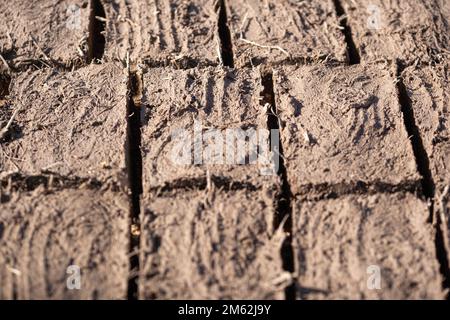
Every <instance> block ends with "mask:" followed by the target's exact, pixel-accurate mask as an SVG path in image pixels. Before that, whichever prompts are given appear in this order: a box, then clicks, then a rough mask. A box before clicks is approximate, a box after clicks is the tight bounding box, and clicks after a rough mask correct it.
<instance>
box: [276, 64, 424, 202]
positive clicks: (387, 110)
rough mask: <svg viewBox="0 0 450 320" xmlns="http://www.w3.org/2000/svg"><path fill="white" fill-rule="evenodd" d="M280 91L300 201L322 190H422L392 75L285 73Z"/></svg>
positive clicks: (359, 70) (373, 70)
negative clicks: (404, 187)
mask: <svg viewBox="0 0 450 320" xmlns="http://www.w3.org/2000/svg"><path fill="white" fill-rule="evenodd" d="M275 91H276V93H277V108H278V111H279V117H280V121H281V126H282V131H281V137H282V138H281V141H282V145H283V147H284V157H285V161H286V168H287V172H288V179H289V184H290V185H291V189H292V192H293V193H294V194H299V195H305V194H308V193H311V189H314V188H315V187H320V186H323V185H324V184H325V185H327V188H325V189H324V191H325V192H330V191H338V190H334V189H339V188H342V187H344V186H345V185H352V186H355V187H356V185H357V184H358V183H363V184H367V185H373V186H374V187H376V185H379V186H380V187H379V188H385V187H386V186H395V185H408V184H417V183H418V181H419V179H420V176H419V175H418V173H417V171H416V163H415V160H414V155H413V152H412V148H411V145H410V144H409V141H408V135H407V132H406V130H405V128H404V123H403V120H402V113H401V110H400V105H399V102H398V98H397V92H396V87H395V85H394V78H393V76H392V72H390V70H389V69H386V68H385V67H384V66H376V65H373V66H352V67H337V68H328V67H323V66H312V67H309V66H308V67H286V68H283V69H281V70H280V71H279V72H278V73H277V75H276V84H275ZM381 186H383V187H381ZM322 188H323V187H322Z"/></svg>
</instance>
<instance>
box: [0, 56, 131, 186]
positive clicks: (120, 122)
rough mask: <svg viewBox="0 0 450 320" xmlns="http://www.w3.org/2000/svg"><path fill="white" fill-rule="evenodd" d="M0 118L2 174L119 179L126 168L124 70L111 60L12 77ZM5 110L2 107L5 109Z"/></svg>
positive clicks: (0, 164)
mask: <svg viewBox="0 0 450 320" xmlns="http://www.w3.org/2000/svg"><path fill="white" fill-rule="evenodd" d="M10 89H11V92H10V95H11V99H10V100H11V101H10V102H9V103H8V105H7V106H6V107H3V108H2V109H3V110H2V112H1V113H0V116H1V120H2V121H1V122H2V123H3V122H5V123H6V121H9V119H10V118H11V116H12V115H13V114H14V113H16V116H15V117H14V121H13V122H12V125H11V127H10V128H9V130H8V132H7V133H6V134H5V135H3V137H2V152H1V154H0V169H1V171H3V172H17V171H18V172H20V173H22V174H39V173H40V172H41V171H50V172H54V173H57V174H60V175H73V176H78V177H95V178H97V179H100V180H104V179H107V178H109V177H117V176H118V175H120V174H121V173H122V172H123V171H124V168H125V142H126V125H127V117H126V91H127V83H126V74H124V73H123V69H122V67H121V66H117V65H114V64H104V65H90V66H88V67H85V68H80V69H78V70H77V71H73V72H63V73H60V72H58V71H56V70H53V69H42V70H37V71H26V72H23V73H21V74H18V75H16V76H14V79H13V80H12V84H11V86H10ZM4 108H6V109H4Z"/></svg>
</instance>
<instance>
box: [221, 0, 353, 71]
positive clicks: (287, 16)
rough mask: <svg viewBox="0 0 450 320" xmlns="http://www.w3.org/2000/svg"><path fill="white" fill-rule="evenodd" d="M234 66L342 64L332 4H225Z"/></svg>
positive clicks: (343, 56)
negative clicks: (307, 62)
mask: <svg viewBox="0 0 450 320" xmlns="http://www.w3.org/2000/svg"><path fill="white" fill-rule="evenodd" d="M226 3H227V14H228V21H229V25H230V32H231V35H232V42H233V49H234V55H235V60H236V65H237V66H244V65H251V64H252V63H255V64H256V63H263V62H264V63H280V62H283V61H285V60H287V59H290V58H293V59H299V58H300V59H305V60H317V59H319V58H321V59H323V58H325V57H328V59H333V60H338V61H341V62H343V61H346V59H347V58H346V45H345V39H344V35H343V33H342V31H341V30H340V29H339V21H338V19H337V17H336V13H335V8H334V5H333V1H331V0H326V1H315V0H314V1H283V2H280V1H274V0H269V1H252V0H245V1H242V0H228V1H226Z"/></svg>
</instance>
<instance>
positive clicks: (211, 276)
mask: <svg viewBox="0 0 450 320" xmlns="http://www.w3.org/2000/svg"><path fill="white" fill-rule="evenodd" d="M274 213H275V211H274V208H273V199H272V196H271V194H270V193H268V192H263V191H255V192H249V191H247V190H236V191H224V190H221V189H216V188H215V187H212V188H211V189H208V190H198V191H196V190H192V191H183V192H174V193H171V194H165V195H163V196H161V195H160V196H149V197H146V198H145V200H144V208H143V214H144V218H143V229H144V233H143V235H142V239H143V243H142V247H141V263H142V266H141V279H140V280H141V281H140V283H141V288H140V298H143V299H148V298H151V299H153V298H156V299H281V298H282V297H283V290H284V286H283V284H285V283H286V274H285V273H284V272H283V270H282V267H281V265H282V264H281V257H280V256H279V254H278V253H279V250H280V247H281V243H282V240H283V234H282V233H281V232H280V230H278V232H276V231H274V230H273V227H272V224H273V219H274ZM283 276H285V277H284V278H283ZM287 279H289V275H287ZM283 282H284V283H283Z"/></svg>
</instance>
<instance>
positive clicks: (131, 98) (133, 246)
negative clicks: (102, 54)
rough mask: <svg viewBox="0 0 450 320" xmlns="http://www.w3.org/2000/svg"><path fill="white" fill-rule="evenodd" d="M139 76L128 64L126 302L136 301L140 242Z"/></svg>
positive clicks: (134, 67)
mask: <svg viewBox="0 0 450 320" xmlns="http://www.w3.org/2000/svg"><path fill="white" fill-rule="evenodd" d="M142 81H143V79H142V74H141V73H140V72H138V71H137V70H136V64H132V65H130V64H128V97H127V108H126V109H127V111H126V116H127V143H126V166H127V172H128V187H129V201H130V214H129V216H130V230H129V241H130V244H129V257H130V261H129V280H128V291H127V292H128V293H127V295H128V299H129V300H137V299H138V298H139V274H140V264H139V252H140V242H141V237H140V234H141V223H140V213H141V206H140V198H141V194H142V155H141V97H142V90H143V84H142Z"/></svg>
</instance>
